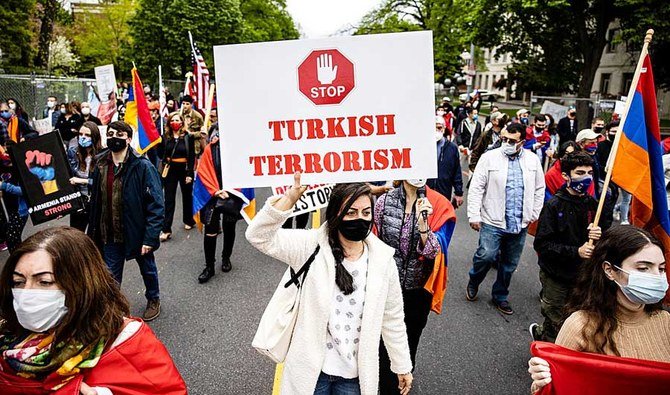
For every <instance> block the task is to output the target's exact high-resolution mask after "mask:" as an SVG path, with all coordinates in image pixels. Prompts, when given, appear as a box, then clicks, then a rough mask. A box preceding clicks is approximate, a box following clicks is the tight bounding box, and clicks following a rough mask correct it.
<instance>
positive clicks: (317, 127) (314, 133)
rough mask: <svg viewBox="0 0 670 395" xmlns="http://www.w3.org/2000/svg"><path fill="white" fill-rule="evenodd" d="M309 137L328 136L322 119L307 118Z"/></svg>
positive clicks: (320, 137) (319, 137)
mask: <svg viewBox="0 0 670 395" xmlns="http://www.w3.org/2000/svg"><path fill="white" fill-rule="evenodd" d="M305 123H306V124H307V138H308V139H323V138H326V135H325V133H323V121H322V120H320V119H307V120H305Z"/></svg>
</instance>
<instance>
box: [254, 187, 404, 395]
mask: <svg viewBox="0 0 670 395" xmlns="http://www.w3.org/2000/svg"><path fill="white" fill-rule="evenodd" d="M276 199H277V198H276V197H270V198H269V199H268V201H267V202H266V204H265V206H264V207H263V209H262V210H261V211H260V212H259V213H258V214H257V215H256V217H255V218H254V220H253V221H252V222H251V224H249V227H248V228H247V231H246V237H247V240H249V242H250V243H251V244H252V245H253V246H254V247H256V248H257V249H258V250H260V251H261V252H263V253H264V254H267V255H269V256H271V257H273V258H275V259H278V260H280V261H282V262H285V263H287V264H288V265H290V266H291V267H292V268H293V269H294V270H296V271H297V270H298V269H300V267H302V265H303V264H304V263H305V261H307V259H308V258H309V256H310V255H311V254H312V253H313V252H314V250H315V249H316V246H317V244H318V245H319V246H320V247H321V250H320V251H319V253H318V254H317V256H316V258H315V259H314V262H312V266H311V268H310V270H309V272H308V273H307V277H306V279H305V284H304V287H303V290H302V294H301V298H302V299H301V301H300V310H299V311H298V319H297V322H296V326H295V332H294V333H293V339H292V342H291V345H290V346H289V350H288V354H287V356H286V360H285V362H284V376H283V378H282V385H281V393H282V394H285V395H312V394H313V393H314V389H315V388H316V382H317V379H318V377H319V374H320V373H321V368H322V367H323V362H324V359H325V356H326V334H327V326H328V319H329V317H330V311H331V308H332V299H333V298H332V297H333V291H334V289H335V288H334V287H336V286H337V285H336V284H335V259H334V257H333V253H332V250H331V248H330V245H329V244H328V234H327V229H326V224H324V225H323V226H321V228H319V229H318V230H294V229H282V228H281V226H282V224H283V223H284V221H285V220H286V219H287V218H288V217H289V215H290V213H291V211H292V210H289V211H286V212H281V211H279V210H277V209H275V208H274V207H272V205H271V204H272V203H274V202H275V201H276ZM365 242H366V243H367V246H368V248H369V262H368V279H367V288H366V292H365V307H364V309H363V322H362V328H361V335H360V344H359V353H358V378H359V382H360V388H361V394H362V395H377V387H378V384H379V339H380V336H382V337H383V339H384V344H385V345H386V348H387V350H388V354H389V357H390V359H391V370H392V371H393V372H395V373H409V372H410V371H411V370H412V361H411V359H410V354H409V346H408V343H407V331H406V329H405V321H404V312H403V299H402V291H401V288H400V280H399V278H398V269H397V267H396V264H395V261H394V259H393V254H394V252H395V251H394V250H393V248H391V247H389V246H387V245H386V244H384V243H383V242H382V241H381V240H379V239H378V238H377V237H376V236H375V235H373V234H370V236H368V237H367V238H366V239H365Z"/></svg>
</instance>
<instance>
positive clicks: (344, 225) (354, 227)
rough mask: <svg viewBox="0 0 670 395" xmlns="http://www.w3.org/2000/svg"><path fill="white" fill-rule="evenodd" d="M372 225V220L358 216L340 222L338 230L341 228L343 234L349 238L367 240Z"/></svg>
mask: <svg viewBox="0 0 670 395" xmlns="http://www.w3.org/2000/svg"><path fill="white" fill-rule="evenodd" d="M371 225H372V221H368V220H365V219H363V218H358V219H352V220H350V221H342V222H340V226H338V228H337V230H339V231H340V233H341V234H342V236H344V238H345V239H347V240H350V241H361V240H365V238H366V237H368V235H369V234H370V230H371V229H372V227H371Z"/></svg>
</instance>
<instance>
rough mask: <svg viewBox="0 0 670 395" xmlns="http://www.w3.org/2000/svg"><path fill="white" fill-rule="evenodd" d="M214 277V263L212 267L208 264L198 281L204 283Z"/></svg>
mask: <svg viewBox="0 0 670 395" xmlns="http://www.w3.org/2000/svg"><path fill="white" fill-rule="evenodd" d="M212 277H214V265H212V267H210V266H207V267H206V268H205V270H203V271H202V273H200V275H199V276H198V282H199V283H200V284H204V283H206V282H207V281H209V279H210V278H212Z"/></svg>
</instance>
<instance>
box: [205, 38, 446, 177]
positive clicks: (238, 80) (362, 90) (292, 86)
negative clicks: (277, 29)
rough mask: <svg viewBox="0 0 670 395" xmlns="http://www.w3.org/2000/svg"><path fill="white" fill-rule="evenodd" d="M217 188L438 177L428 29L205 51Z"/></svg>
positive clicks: (232, 46) (237, 46)
mask: <svg viewBox="0 0 670 395" xmlns="http://www.w3.org/2000/svg"><path fill="white" fill-rule="evenodd" d="M214 61H215V67H216V82H217V88H218V90H219V92H220V95H219V99H218V104H219V111H220V113H219V126H220V129H221V141H222V143H221V162H222V171H223V184H224V187H225V188H241V187H245V188H250V187H262V186H273V185H292V183H293V173H294V172H296V171H300V172H302V174H303V176H302V182H303V183H304V184H306V185H307V184H323V183H338V182H354V181H368V180H387V179H408V178H432V177H435V176H437V164H436V159H437V158H436V155H435V140H434V138H433V136H434V133H433V132H434V129H435V125H434V101H435V99H434V92H433V89H434V87H433V52H432V33H431V32H411V33H394V34H381V35H369V36H354V37H332V38H327V39H317V40H294V41H281V42H271V43H255V44H238V45H224V46H216V47H214Z"/></svg>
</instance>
